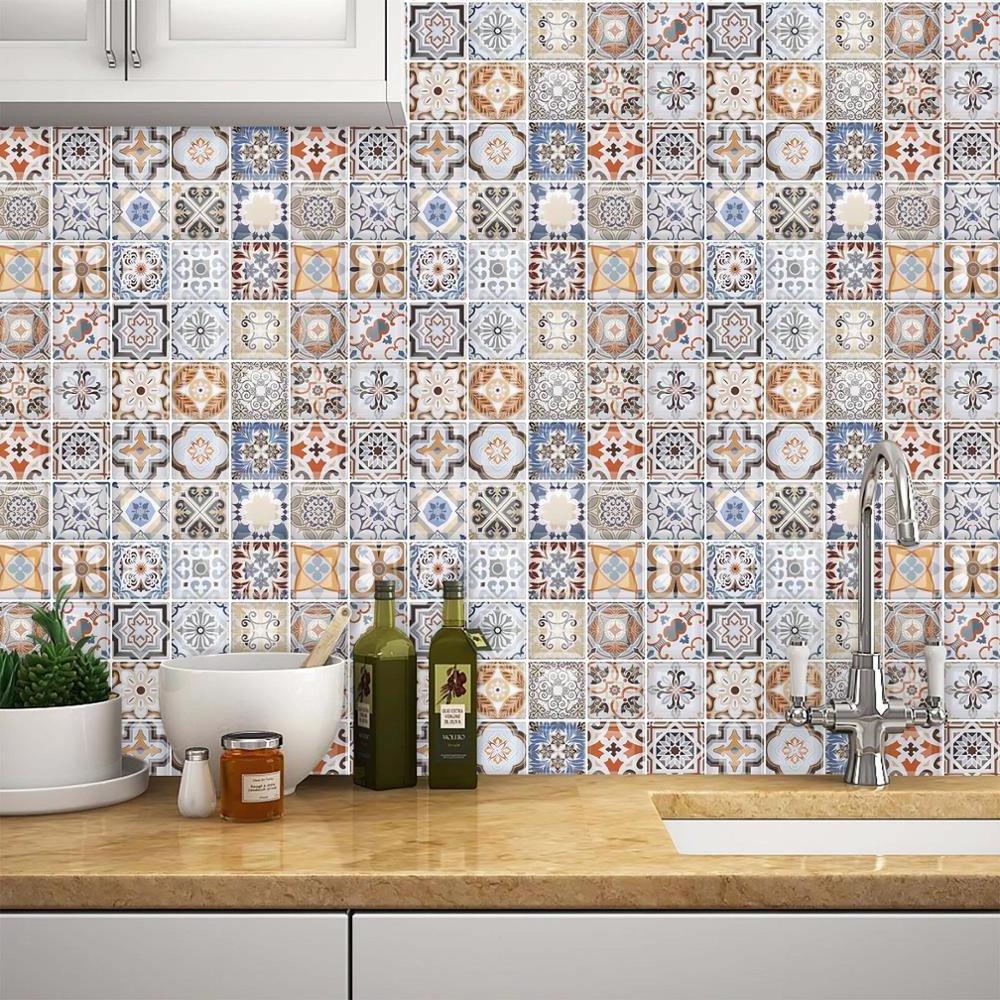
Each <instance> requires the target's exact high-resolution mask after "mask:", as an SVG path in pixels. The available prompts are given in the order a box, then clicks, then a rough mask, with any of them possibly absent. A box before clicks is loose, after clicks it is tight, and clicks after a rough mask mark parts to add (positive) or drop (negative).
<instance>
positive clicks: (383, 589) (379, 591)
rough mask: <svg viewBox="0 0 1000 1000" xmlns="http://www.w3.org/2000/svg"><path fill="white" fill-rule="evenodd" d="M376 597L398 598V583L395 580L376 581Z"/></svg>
mask: <svg viewBox="0 0 1000 1000" xmlns="http://www.w3.org/2000/svg"><path fill="white" fill-rule="evenodd" d="M375 596H376V597H388V598H395V596H396V581H395V580H376V581H375Z"/></svg>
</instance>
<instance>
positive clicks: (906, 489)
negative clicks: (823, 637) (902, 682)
mask: <svg viewBox="0 0 1000 1000" xmlns="http://www.w3.org/2000/svg"><path fill="white" fill-rule="evenodd" d="M883 467H887V468H888V469H889V472H890V473H891V475H892V480H893V488H894V490H895V495H896V539H897V541H898V542H899V544H900V545H906V546H914V545H916V544H917V541H918V537H917V522H916V520H915V518H914V515H913V492H912V488H911V483H910V470H909V467H908V466H907V464H906V459H905V457H904V456H903V453H902V452H901V451H900V450H899V448H898V447H897V446H896V445H895V444H893V443H892V442H891V441H880V442H879V443H878V444H877V445H875V447H874V448H872V450H871V452H870V454H869V455H868V460H867V461H866V462H865V468H864V472H863V473H862V476H861V497H860V507H861V510H860V514H861V516H860V524H859V527H858V531H859V546H858V645H857V650H856V652H855V653H854V656H853V657H852V659H851V671H850V674H849V676H848V682H847V689H848V690H847V698H846V700H844V701H833V700H831V701H829V702H827V703H826V704H825V705H822V706H820V707H819V708H808V707H807V706H806V703H805V673H804V659H802V661H801V662H802V664H803V665H802V666H801V667H800V669H799V671H798V675H799V677H800V680H799V685H798V686H799V687H800V688H801V690H798V691H797V690H795V688H796V684H795V683H794V682H793V690H792V698H791V707H790V708H789V709H788V712H787V713H786V718H787V720H788V721H789V722H790V723H792V724H793V725H796V726H802V725H806V724H807V723H812V724H813V725H816V726H823V727H825V728H826V729H829V730H831V731H836V732H846V733H847V745H848V754H847V770H846V771H845V773H844V781H846V782H847V783H848V784H850V785H867V786H869V787H871V788H881V787H882V786H883V785H886V784H888V783H889V776H888V773H887V772H886V767H885V757H884V755H883V744H884V742H885V737H886V736H887V735H891V734H893V733H901V732H902V731H903V730H904V729H906V727H907V726H912V725H920V726H931V725H941V724H942V723H943V722H944V721H945V718H946V714H945V711H944V707H943V699H942V697H941V684H940V682H939V681H937V682H935V683H932V684H931V694H930V695H929V696H928V697H927V698H926V699H924V701H923V702H921V704H920V705H919V706H918V707H917V708H910V707H909V706H907V705H904V704H903V703H902V702H901V701H898V700H897V699H890V698H889V697H887V695H886V693H885V672H884V670H883V669H882V658H881V656H880V655H879V654H878V653H876V652H875V620H874V608H875V495H876V493H877V491H878V483H879V478H880V476H881V473H882V469H883ZM795 652H798V651H795ZM943 655H944V654H943V650H942V651H941V663H939V664H938V665H937V667H938V668H939V669H941V670H943ZM802 656H803V657H804V651H802ZM789 659H790V660H791V659H792V651H790V655H789ZM792 674H793V681H794V678H795V675H796V670H795V669H794V667H793V670H792Z"/></svg>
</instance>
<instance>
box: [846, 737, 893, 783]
mask: <svg viewBox="0 0 1000 1000" xmlns="http://www.w3.org/2000/svg"><path fill="white" fill-rule="evenodd" d="M844 781H846V782H847V784H849V785H862V786H864V787H866V788H884V787H885V786H886V785H888V784H889V773H888V771H886V768H885V758H884V757H883V756H882V754H881V753H880V752H878V751H876V750H860V751H859V750H856V749H855V748H854V737H853V735H852V736H851V738H850V748H849V752H848V756H847V770H845V771H844Z"/></svg>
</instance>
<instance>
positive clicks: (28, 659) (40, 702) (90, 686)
mask: <svg viewBox="0 0 1000 1000" xmlns="http://www.w3.org/2000/svg"><path fill="white" fill-rule="evenodd" d="M68 589H69V588H67V587H63V588H62V589H61V590H60V591H59V593H58V594H56V599H55V601H54V603H53V605H52V608H51V609H48V608H44V607H41V606H36V607H35V609H34V611H33V612H32V615H31V618H32V621H34V622H35V624H36V625H38V627H39V628H40V629H41V630H42V632H43V633H44V636H43V637H42V638H40V639H37V640H36V645H35V648H34V649H33V650H32V651H31V652H30V653H27V654H26V655H25V656H24V658H23V659H22V660H21V664H20V669H19V671H18V678H17V696H16V698H17V704H18V705H19V706H21V707H22V708H52V707H55V706H58V705H87V704H90V703H91V702H95V701H104V700H105V699H106V698H107V697H108V695H109V694H110V693H111V691H110V688H109V687H108V668H107V664H105V662H104V661H103V660H102V659H100V657H98V656H97V655H96V654H95V653H94V650H93V649H92V648H90V647H89V644H90V643H92V642H93V638H92V637H91V636H89V635H85V636H82V637H81V638H80V639H77V641H76V642H73V640H72V639H71V638H70V636H69V632H67V630H66V623H65V622H64V621H63V609H64V607H65V604H66V594H67V592H68Z"/></svg>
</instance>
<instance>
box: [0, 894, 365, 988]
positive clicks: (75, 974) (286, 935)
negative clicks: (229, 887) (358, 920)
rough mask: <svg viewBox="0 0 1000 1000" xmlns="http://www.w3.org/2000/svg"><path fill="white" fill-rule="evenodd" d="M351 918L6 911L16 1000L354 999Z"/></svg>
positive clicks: (5, 938)
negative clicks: (350, 978)
mask: <svg viewBox="0 0 1000 1000" xmlns="http://www.w3.org/2000/svg"><path fill="white" fill-rule="evenodd" d="M348 940H349V938H348V917H347V914H346V913H188V912H185V913H128V912H118V913H65V912H60V913H6V914H3V915H0V997H5V998H10V1000H135V998H136V997H143V998H144V1000H278V998H283V997H295V998H296V1000H346V998H347V996H348V995H349V994H348V968H349V966H348Z"/></svg>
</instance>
